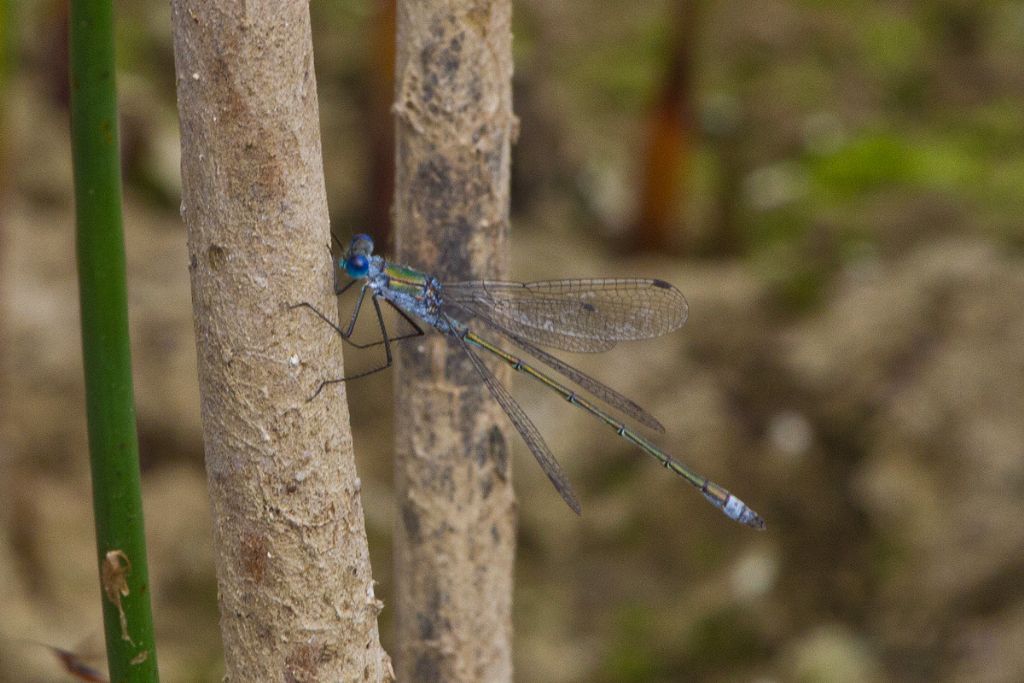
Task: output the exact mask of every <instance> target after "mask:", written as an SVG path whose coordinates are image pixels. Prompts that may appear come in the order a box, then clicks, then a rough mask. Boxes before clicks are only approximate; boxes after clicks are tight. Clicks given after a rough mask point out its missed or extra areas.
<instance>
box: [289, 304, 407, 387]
mask: <svg viewBox="0 0 1024 683" xmlns="http://www.w3.org/2000/svg"><path fill="white" fill-rule="evenodd" d="M364 291H365V289H364ZM362 298H363V297H362V295H360V297H359V299H360V301H362ZM370 301H372V302H373V309H374V311H375V312H376V313H377V322H378V323H379V324H380V333H381V340H382V341H380V342H377V344H381V343H382V344H384V355H385V356H386V360H385V361H384V365H380V366H378V367H376V368H371V369H369V370H365V371H363V372H357V373H356V374H354V375H349V376H348V377H339V378H338V379H325V380H324V381H322V382H320V386H318V387H317V388H316V391H315V392H313V395H312V396H310V397H309V398H308V399H306V400H307V402H308V401H312V400H313V399H314V398H316V397H317V396H319V395H320V392H321V391H323V390H324V387H326V386H329V385H331V384H340V383H342V382H348V381H350V380H353V379H359V378H361V377H367V376H369V375H372V374H374V373H375V372H380V371H381V370H386V369H388V368H390V367H391V364H392V363H393V362H394V359H393V357H392V355H391V340H390V339H389V338H388V328H387V326H386V325H385V324H384V315H383V314H382V313H381V310H380V303H379V302H378V301H377V297H376V296H373V295H371V296H370ZM310 308H313V307H312V306H310ZM313 310H314V311H316V309H313ZM317 313H318V315H319V312H317ZM321 317H323V316H322V315H321ZM325 319H326V318H325ZM332 327H335V329H338V328H337V327H336V326H333V325H332ZM339 333H340V330H339ZM342 339H345V340H346V341H348V338H347V337H345V336H344V334H342ZM349 343H352V342H351V341H349ZM373 346H376V344H373ZM359 348H363V347H359Z"/></svg>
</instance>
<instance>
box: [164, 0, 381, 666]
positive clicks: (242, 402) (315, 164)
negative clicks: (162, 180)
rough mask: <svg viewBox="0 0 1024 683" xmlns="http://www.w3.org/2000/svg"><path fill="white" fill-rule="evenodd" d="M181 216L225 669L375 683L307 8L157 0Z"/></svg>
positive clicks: (375, 647) (372, 623)
mask: <svg viewBox="0 0 1024 683" xmlns="http://www.w3.org/2000/svg"><path fill="white" fill-rule="evenodd" d="M171 7H172V18H173V26H174V48H175V66H176V71H177V74H176V77H177V87H178V106H179V115H180V118H181V133H182V168H181V170H182V180H183V201H182V215H183V217H184V219H185V224H186V226H187V228H188V246H189V258H190V262H189V270H190V272H191V276H192V299H193V309H194V314H195V326H196V345H197V350H198V356H199V375H200V376H199V380H200V390H201V395H202V415H203V430H204V442H205V446H206V470H207V477H208V484H209V488H210V498H211V501H212V505H213V519H214V535H215V542H216V558H217V580H218V587H219V593H220V614H221V633H222V636H223V639H224V649H225V659H226V664H227V672H228V679H229V680H232V681H328V680H330V681H364V680H366V681H382V680H391V675H390V662H389V660H388V657H387V655H386V654H385V653H384V651H383V650H382V649H381V647H380V643H379V640H378V632H377V614H378V612H379V611H380V603H379V602H377V600H376V599H375V598H374V595H373V581H372V577H371V575H370V563H369V557H368V553H367V542H366V532H365V527H364V522H363V510H362V504H361V501H360V496H359V479H358V477H357V476H356V471H355V463H354V460H353V457H352V440H351V434H350V432H349V426H348V413H347V407H346V404H345V401H344V387H343V386H341V385H335V386H334V387H332V388H329V389H326V390H325V391H324V392H323V393H322V394H321V395H320V396H319V397H317V399H316V400H315V401H312V402H310V403H307V399H308V398H309V397H310V396H311V395H312V393H313V392H314V390H315V389H316V387H317V384H318V383H319V381H320V380H321V379H324V378H327V377H340V376H342V368H341V362H340V357H341V354H340V353H339V349H338V343H337V340H336V338H335V336H334V333H333V332H332V330H331V329H330V328H329V327H328V326H326V325H324V324H323V323H322V322H321V321H318V320H317V319H316V318H315V317H314V316H313V315H312V314H310V313H309V311H308V310H305V309H298V310H289V304H293V303H297V302H302V301H308V302H310V303H312V304H313V305H315V306H317V307H318V308H320V309H321V310H324V311H328V310H334V306H333V297H332V296H331V294H332V292H331V288H330V283H331V282H332V280H331V273H330V258H329V252H328V245H329V236H328V235H329V233H328V217H327V202H326V197H325V190H324V180H323V170H322V164H321V150H320V134H319V129H318V116H317V98H316V79H315V77H314V73H313V53H312V43H311V36H310V19H309V10H308V3H306V2H302V1H299V0H286V1H279V2H251V1H248V2H244V1H241V0H235V1H222V2H218V3H208V2H201V1H199V0H172V3H171Z"/></svg>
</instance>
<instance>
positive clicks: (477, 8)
mask: <svg viewBox="0 0 1024 683" xmlns="http://www.w3.org/2000/svg"><path fill="white" fill-rule="evenodd" d="M510 20H511V3H510V2H509V0H497V1H493V2H486V1H484V2H481V1H466V0H462V1H458V0H449V1H442V0H429V1H426V2H423V1H417V2H411V1H400V2H399V3H398V51H397V60H396V62H397V63H396V74H395V96H396V101H395V114H396V119H397V120H396V166H397V172H396V191H395V197H396V199H395V225H396V246H397V250H396V251H397V259H398V260H400V261H402V262H405V263H408V264H410V265H414V266H416V267H419V268H422V269H424V270H429V271H430V272H432V273H435V274H436V275H438V277H440V278H441V279H442V280H459V279H476V278H485V277H489V278H494V277H502V276H504V275H505V273H506V270H507V251H506V249H505V245H506V242H507V238H508V206H509V201H508V198H509V195H508V192H509V147H510V144H511V142H512V138H513V136H514V131H515V127H516V125H517V124H516V120H515V118H514V116H513V114H512V97H511V82H512V51H511V43H512V40H511V27H510ZM399 346H401V351H400V353H399V354H398V356H397V364H398V369H397V372H396V374H395V377H396V382H397V391H396V394H397V405H396V411H397V416H398V419H396V425H397V436H396V439H397V448H396V458H395V474H396V487H397V491H398V501H397V503H396V504H397V505H398V506H399V511H398V512H399V514H398V515H397V521H396V529H395V585H396V591H397V605H396V607H397V612H398V632H397V641H398V647H397V653H396V657H397V672H398V678H399V680H402V681H446V682H447V681H474V682H475V681H499V682H500V681H509V680H511V678H512V655H511V636H512V622H511V603H512V569H513V566H512V565H513V555H514V544H515V499H514V497H513V494H512V489H511V476H510V471H509V464H510V463H509V447H508V430H509V429H510V427H509V425H508V422H507V420H506V418H505V416H504V415H503V414H501V411H500V409H499V408H498V407H497V405H496V404H495V403H494V402H493V401H492V400H491V398H490V396H489V395H488V393H487V389H486V387H485V386H484V385H483V384H482V383H481V381H480V379H479V378H478V377H477V376H476V375H475V374H474V371H473V368H472V366H471V365H470V363H469V361H468V360H467V358H466V356H465V353H464V351H463V350H462V349H461V348H460V347H459V346H458V345H457V344H455V343H453V342H452V341H451V340H448V339H445V338H442V337H440V336H438V335H428V336H427V337H425V338H424V339H423V340H422V342H421V343H408V344H403V345H399Z"/></svg>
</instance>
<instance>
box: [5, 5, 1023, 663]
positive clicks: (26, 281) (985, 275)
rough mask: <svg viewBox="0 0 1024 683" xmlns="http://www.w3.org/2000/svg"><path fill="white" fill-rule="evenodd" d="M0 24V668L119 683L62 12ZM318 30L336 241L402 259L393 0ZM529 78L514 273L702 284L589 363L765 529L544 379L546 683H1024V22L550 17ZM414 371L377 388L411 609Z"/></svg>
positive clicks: (138, 62) (168, 650)
mask: <svg viewBox="0 0 1024 683" xmlns="http://www.w3.org/2000/svg"><path fill="white" fill-rule="evenodd" d="M0 10H2V11H3V13H4V16H3V17H2V18H0V24H2V25H3V28H4V29H5V30H4V31H0V35H2V36H5V38H4V39H3V40H5V42H6V44H5V45H3V50H2V53H0V54H2V55H3V57H2V58H0V59H2V60H3V64H2V65H0V74H3V76H2V77H0V78H2V80H0V89H2V91H0V102H2V103H3V105H2V109H0V116H2V118H0V307H2V315H0V362H2V366H0V367H2V371H0V398H2V404H0V420H2V421H0V426H2V431H0V501H2V502H0V586H2V587H3V588H2V591H0V595H2V598H0V605H2V612H3V619H0V679H2V680H10V681H52V680H65V679H63V678H61V676H62V675H63V674H61V672H60V668H59V667H58V666H57V664H56V662H55V661H54V659H53V657H52V655H51V654H49V653H48V652H47V651H46V650H45V649H44V648H43V647H40V646H39V645H37V644H34V643H33V642H30V641H39V642H42V643H48V644H52V645H58V646H61V647H66V648H71V649H75V650H76V651H77V652H80V653H82V654H83V656H86V657H92V658H96V659H98V661H100V662H102V659H103V657H102V635H101V627H100V621H99V620H100V616H99V610H98V606H99V595H98V588H97V580H96V578H97V577H96V575H95V567H94V559H93V558H94V551H93V548H92V543H93V531H92V526H91V504H90V501H89V481H88V464H87V454H86V438H85V418H84V410H83V396H82V372H81V360H80V347H79V333H78V329H77V316H78V310H77V309H78V299H77V291H76V285H75V280H74V275H75V273H74V268H75V265H74V249H73V206H72V198H71V171H70V153H69V145H68V125H67V118H68V113H67V84H66V81H67V78H66V73H67V70H66V47H65V44H66V28H65V26H66V20H67V17H66V8H65V7H64V3H63V2H61V1H58V0H39V1H37V2H17V1H16V0H0ZM119 10H120V15H119V22H120V24H119V36H118V37H119V44H118V49H119V60H120V64H121V70H120V73H119V75H118V77H119V85H120V92H121V107H122V112H123V116H122V142H123V146H124V164H125V166H124V174H125V184H126V212H125V215H126V231H127V249H128V256H129V292H130V297H131V312H130V313H131V323H132V330H133V336H134V364H135V370H136V392H137V399H138V415H139V429H140V440H141V451H142V458H143V468H144V469H143V475H144V493H145V497H146V499H145V503H146V512H147V520H146V521H147V528H148V531H149V544H150V545H149V549H150V555H151V574H152V579H153V597H154V603H155V604H154V607H155V610H156V620H157V632H158V644H159V657H160V663H161V669H162V672H163V675H164V680H166V681H218V680H220V675H221V669H220V661H219V658H220V655H219V644H218V638H219V636H218V630H217V613H216V584H215V580H214V575H213V565H212V559H211V551H210V523H209V519H208V510H207V501H206V488H205V476H204V473H203V469H202V467H203V463H202V443H201V436H200V416H199V412H198V392H197V388H196V378H195V358H194V356H195V352H194V345H193V337H192V323H191V304H190V293H189V285H188V276H187V264H186V257H185V236H184V231H183V227H182V224H181V221H180V220H179V217H178V204H179V179H178V137H177V136H178V130H177V116H176V109H175V102H174V69H173V55H172V49H171V39H170V22H169V9H168V6H167V4H166V3H165V2H157V1H155V0H152V1H147V2H142V3H134V4H133V3H120V5H119ZM312 11H313V14H314V30H315V31H316V34H315V35H314V42H315V45H316V50H317V78H318V81H319V92H320V109H321V119H322V124H323V146H324V153H325V164H326V173H327V183H328V195H329V197H330V202H331V215H332V217H333V221H334V230H335V232H336V233H337V234H338V235H339V236H341V237H342V239H344V238H346V237H347V236H349V235H350V234H352V233H353V232H356V231H366V232H371V233H373V234H374V235H375V236H376V237H377V238H378V240H380V241H381V242H382V244H387V233H388V226H387V214H388V203H389V199H388V197H389V194H390V186H389V183H388V177H389V173H390V171H389V166H388V159H389V157H390V154H391V151H390V147H389V144H390V143H389V142H388V134H389V130H390V127H391V125H392V122H391V118H390V116H389V114H388V102H389V97H390V86H389V84H388V83H389V80H388V79H389V77H388V70H389V68H390V60H391V59H392V56H391V49H390V41H391V40H392V38H391V35H392V34H391V30H392V29H391V28H390V21H391V16H392V15H391V11H390V8H389V3H388V2H386V1H384V0H363V1H361V2H356V1H355V0H337V1H334V2H320V3H313V5H312ZM515 49H516V80H515V108H516V111H517V113H518V115H519V116H520V118H521V134H520V138H519V143H518V145H517V147H516V149H515V159H514V167H513V175H514V181H513V197H514V199H513V217H512V218H513V249H514V253H513V268H512V272H513V274H514V276H515V277H516V278H518V279H524V280H526V279H537V278H543V277H568V276H602V275H609V276H616V275H617V276H625V275H641V276H657V277H661V278H663V279H666V280H669V281H671V282H673V283H675V284H676V285H677V286H678V287H679V288H680V289H682V290H683V291H684V292H685V293H686V295H687V297H688V299H689V302H690V307H691V315H690V321H689V323H688V324H687V326H686V328H684V330H683V331H682V332H679V333H676V334H674V335H672V336H670V337H669V338H665V339H660V340H656V341H652V342H645V343H643V344H632V345H623V346H622V347H621V348H619V349H617V350H615V351H614V352H612V353H609V354H603V355H601V356H598V357H583V356H576V357H571V358H568V359H569V360H570V361H571V362H573V363H574V364H578V365H579V366H580V367H581V368H583V369H584V370H585V371H588V372H591V373H592V374H594V375H595V376H597V377H599V378H601V379H602V380H604V381H606V382H607V383H608V384H610V385H611V386H614V387H616V388H617V389H619V390H621V391H622V392H623V393H625V394H627V395H630V396H632V397H634V398H636V399H637V400H638V402H640V403H641V404H643V405H644V406H646V407H647V408H649V409H651V410H652V412H654V413H655V414H656V415H658V416H659V417H660V418H661V419H662V421H663V422H664V423H665V424H666V426H667V429H668V433H667V434H666V435H664V436H659V437H658V438H657V439H656V440H657V441H658V443H660V444H662V445H664V446H666V448H667V449H668V450H669V451H670V452H672V453H674V454H677V455H678V456H679V457H680V458H682V459H684V460H685V461H686V462H687V463H689V464H691V465H692V466H694V467H695V468H697V469H698V470H700V471H702V472H704V473H706V474H708V475H709V476H711V477H713V478H714V479H716V480H718V481H719V482H721V483H722V484H724V485H725V486H727V487H728V488H730V489H731V490H732V491H733V492H735V493H736V494H737V495H739V496H740V497H742V498H743V499H744V500H746V501H747V502H748V503H749V504H751V506H753V507H754V508H755V509H757V510H758V511H759V512H761V513H762V514H763V515H764V516H765V517H766V518H767V520H768V530H767V532H765V533H762V534H758V533H754V532H752V531H750V530H748V529H746V528H743V527H740V526H739V525H736V524H733V523H731V522H729V521H728V520H726V519H725V518H723V517H722V516H721V515H720V514H719V513H718V512H716V511H715V510H714V509H712V508H711V507H709V506H708V505H707V504H706V503H705V502H704V501H702V500H701V499H700V496H698V495H695V494H694V492H693V491H692V490H691V489H690V488H689V487H687V486H686V485H685V484H684V483H683V482H682V481H680V480H678V479H676V478H674V477H672V476H671V475H670V474H668V473H667V472H665V471H664V470H663V469H661V468H660V467H657V465H656V463H655V462H654V461H653V460H651V459H649V458H647V457H645V456H643V454H641V453H639V452H638V451H635V450H634V449H631V448H630V447H629V445H628V444H626V443H625V442H623V441H621V440H618V439H614V438H612V437H611V436H610V433H608V432H607V431H605V430H603V429H601V428H599V427H598V426H597V424H596V423H595V422H594V421H593V420H592V419H591V418H589V417H588V416H586V415H585V414H583V413H582V411H575V410H573V409H571V408H570V407H569V406H566V405H565V403H564V402H563V401H561V400H559V399H558V398H557V397H555V396H553V395H549V393H547V392H545V391H544V390H543V389H542V388H537V387H533V386H527V385H526V384H525V383H524V382H517V384H516V389H515V393H516V395H517V396H518V397H519V398H520V399H521V400H522V402H523V404H524V406H525V408H526V409H527V411H528V412H529V413H530V414H531V415H532V416H533V417H534V418H535V421H536V422H537V425H538V427H539V428H540V429H541V431H542V432H543V433H544V434H545V435H546V436H547V437H548V439H549V441H550V443H551V446H552V449H553V451H554V452H555V453H556V455H557V456H558V457H559V458H560V460H561V462H562V463H563V464H564V466H565V468H566V469H567V471H568V472H569V473H570V475H571V477H572V479H573V481H574V483H575V488H576V490H577V491H578V492H579V494H580V497H581V499H582V502H583V506H584V515H583V517H582V518H579V519H577V518H576V517H575V516H573V515H572V514H571V513H570V512H569V511H568V510H567V509H566V508H565V506H564V504H563V503H562V502H561V501H560V499H559V498H558V496H557V495H556V494H555V493H554V491H553V490H552V489H551V487H550V485H549V484H548V483H547V481H546V479H545V478H544V476H543V475H542V474H541V473H540V471H539V469H538V468H537V467H536V465H535V463H533V462H532V459H531V458H530V456H529V454H528V452H527V451H526V449H525V448H524V447H523V446H522V444H518V442H517V446H516V453H517V456H516V488H517V491H518V494H519V500H520V544H519V564H518V567H517V577H516V580H517V590H516V596H515V600H516V601H515V607H516V613H515V618H516V643H515V652H516V667H517V679H518V680H521V681H553V682H556V683H557V682H570V681H574V682H575V681H597V682H604V681H607V682H613V681H614V682H633V681H637V682H639V681H684V680H759V681H773V680H778V681H790V680H801V681H866V680H903V681H959V680H972V681H1018V680H1024V524H1022V523H1021V521H1020V517H1021V511H1022V509H1024V419H1022V418H1024V306H1022V302H1024V258H1022V248H1024V218H1022V216H1024V70H1022V69H1021V64H1022V63H1024V4H1022V3H1019V2H998V1H997V2H989V3H974V2H968V1H967V0H940V1H935V2H892V3H867V2H859V3H845V2H814V3H811V2H780V1H773V0H768V1H766V2H759V3H747V2H737V1H727V2H714V3H713V2H682V1H679V0H676V1H666V0H654V1H651V2H646V3H625V2H615V1H614V0H590V1H589V2H571V3H570V2H544V1H543V0H521V1H520V2H517V3H515ZM325 256H326V255H325ZM339 352H340V345H339ZM349 357H352V354H349ZM353 362H356V361H355V360H354V361H353ZM392 380H393V378H392V377H391V376H390V375H389V374H387V373H381V374H380V375H378V376H376V377H374V378H371V379H368V380H365V381H360V382H359V383H358V384H353V385H352V386H351V387H350V388H349V397H350V401H351V403H352V414H353V423H354V428H355V430H356V436H355V439H356V449H357V455H358V458H359V466H360V472H361V476H362V478H363V483H364V485H363V493H364V505H365V507H366V513H367V525H368V531H369V534H370V543H371V551H372V554H373V566H374V574H375V576H376V577H377V580H378V581H379V582H380V585H379V587H378V591H377V594H378V596H379V597H381V598H382V599H383V600H384V601H385V603H388V601H389V599H390V595H391V591H392V583H393V578H392V576H391V568H390V551H391V548H390V530H391V525H392V520H393V515H394V501H393V499H392V496H391V490H390V472H391V471H390V449H391V444H392V436H391V434H392V429H391V419H392V418H391V414H390V409H391V408H390V407H391V391H392ZM390 618H391V613H390V611H389V610H387V609H385V611H384V612H383V614H382V619H383V622H382V625H383V637H384V641H385V645H389V644H390V638H391V630H390V621H389V620H390Z"/></svg>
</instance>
